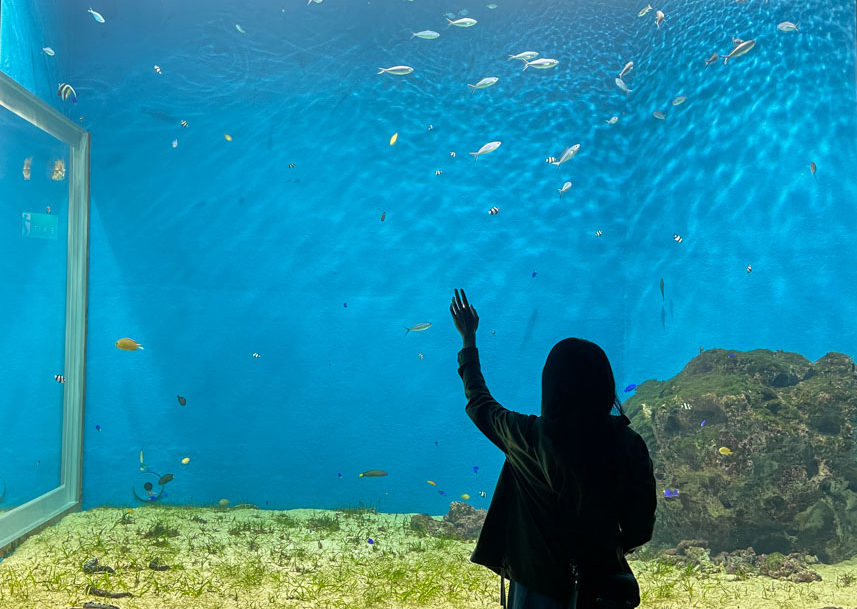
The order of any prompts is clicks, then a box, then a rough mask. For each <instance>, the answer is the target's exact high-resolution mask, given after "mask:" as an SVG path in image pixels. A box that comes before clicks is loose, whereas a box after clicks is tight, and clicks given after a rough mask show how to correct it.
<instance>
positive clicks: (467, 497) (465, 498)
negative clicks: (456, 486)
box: [461, 493, 470, 501]
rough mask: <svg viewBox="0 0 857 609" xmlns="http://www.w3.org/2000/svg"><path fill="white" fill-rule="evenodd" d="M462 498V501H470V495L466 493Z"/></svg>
mask: <svg viewBox="0 0 857 609" xmlns="http://www.w3.org/2000/svg"><path fill="white" fill-rule="evenodd" d="M461 498H462V499H464V500H465V501H467V500H468V499H470V495H468V494H467V493H464V494H463V495H462V496H461Z"/></svg>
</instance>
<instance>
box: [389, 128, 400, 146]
mask: <svg viewBox="0 0 857 609" xmlns="http://www.w3.org/2000/svg"><path fill="white" fill-rule="evenodd" d="M398 139H399V132H398V131H396V132H395V133H394V134H393V137H391V138H390V146H392V145H393V144H395V143H396V140H398Z"/></svg>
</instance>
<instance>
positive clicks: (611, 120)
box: [604, 116, 619, 125]
mask: <svg viewBox="0 0 857 609" xmlns="http://www.w3.org/2000/svg"><path fill="white" fill-rule="evenodd" d="M618 121H619V117H618V116H611V117H610V118H608V119H607V120H606V121H604V122H605V123H607V124H608V125H615V124H616V123H617V122H618Z"/></svg>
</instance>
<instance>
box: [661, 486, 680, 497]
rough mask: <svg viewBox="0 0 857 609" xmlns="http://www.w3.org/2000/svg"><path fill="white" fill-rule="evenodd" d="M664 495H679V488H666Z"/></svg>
mask: <svg viewBox="0 0 857 609" xmlns="http://www.w3.org/2000/svg"><path fill="white" fill-rule="evenodd" d="M664 497H678V489H668V488H665V489H664Z"/></svg>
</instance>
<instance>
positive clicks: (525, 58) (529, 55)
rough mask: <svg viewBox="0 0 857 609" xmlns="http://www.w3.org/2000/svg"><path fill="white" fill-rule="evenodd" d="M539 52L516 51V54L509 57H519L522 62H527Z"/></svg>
mask: <svg viewBox="0 0 857 609" xmlns="http://www.w3.org/2000/svg"><path fill="white" fill-rule="evenodd" d="M538 56H539V54H538V53H536V52H535V51H524V52H523V53H518V54H517V55H509V59H520V60H521V61H523V62H527V61H529V60H531V59H535V58H536V57H538Z"/></svg>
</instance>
